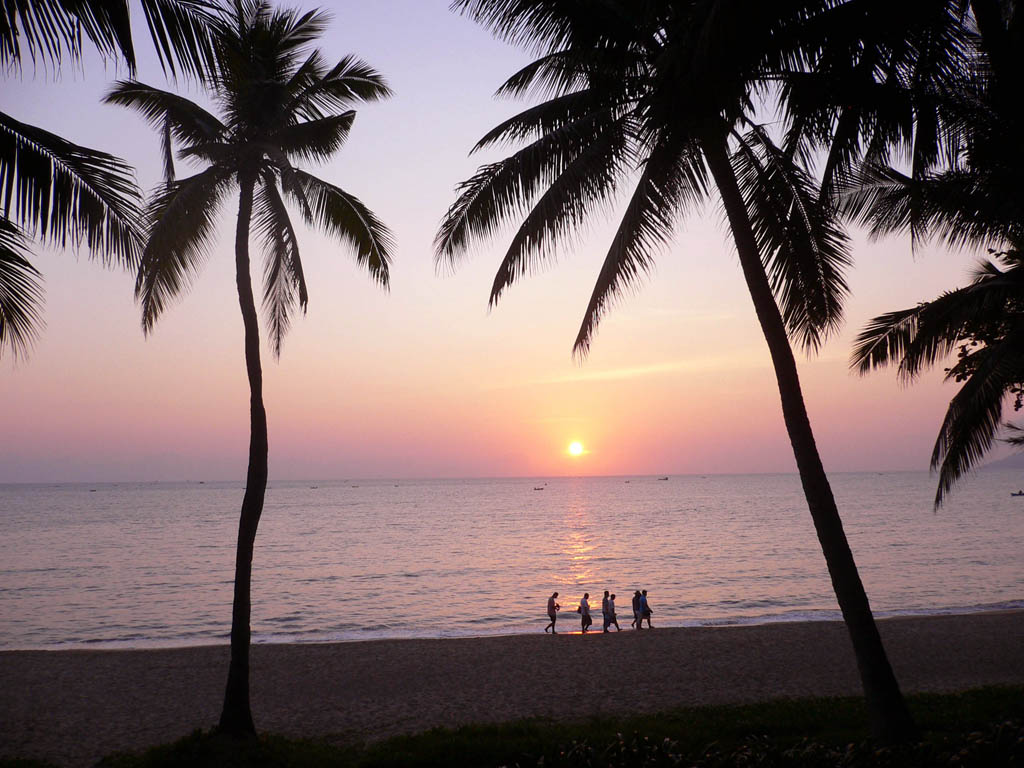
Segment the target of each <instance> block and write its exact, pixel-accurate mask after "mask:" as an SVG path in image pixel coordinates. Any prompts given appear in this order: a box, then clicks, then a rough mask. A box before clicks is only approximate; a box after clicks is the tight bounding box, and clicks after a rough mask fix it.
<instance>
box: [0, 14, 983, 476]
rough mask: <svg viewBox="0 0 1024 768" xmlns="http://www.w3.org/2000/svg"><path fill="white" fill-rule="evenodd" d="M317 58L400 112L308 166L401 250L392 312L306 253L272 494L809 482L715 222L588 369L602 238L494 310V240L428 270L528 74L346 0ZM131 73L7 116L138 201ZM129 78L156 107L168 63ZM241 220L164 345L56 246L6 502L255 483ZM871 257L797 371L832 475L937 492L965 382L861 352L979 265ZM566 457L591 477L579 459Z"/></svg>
mask: <svg viewBox="0 0 1024 768" xmlns="http://www.w3.org/2000/svg"><path fill="white" fill-rule="evenodd" d="M138 37H139V43H138V47H139V48H140V49H143V50H144V51H145V53H146V54H148V45H147V44H146V43H147V41H146V38H145V33H144V32H142V31H140V33H139V36H138ZM320 47H321V49H322V50H323V51H324V52H325V53H326V54H327V57H328V58H331V59H337V58H340V57H341V56H342V55H344V54H346V53H349V52H352V53H355V54H357V55H359V56H361V57H363V58H365V59H366V60H367V61H369V62H370V63H371V64H372V65H374V66H375V67H377V68H378V69H379V70H380V71H381V72H382V73H383V74H384V75H385V77H386V78H387V79H388V81H389V82H390V83H391V85H392V86H393V88H394V90H395V91H396V97H395V98H394V99H393V100H391V101H389V102H385V103H382V104H377V105H370V106H367V107H363V108H361V109H360V110H359V115H358V117H357V120H356V123H355V127H354V129H353V132H352V136H351V138H350V140H349V143H348V145H347V146H346V147H345V148H344V149H343V151H342V153H341V154H340V155H339V156H338V159H337V161H336V162H334V163H332V164H331V165H329V166H326V167H322V168H320V169H316V170H318V172H319V173H320V174H321V175H322V176H323V177H325V178H327V179H329V180H331V181H333V182H335V183H338V184H340V185H341V186H342V187H344V188H345V189H346V190H348V191H349V192H352V193H354V194H356V195H357V196H359V197H360V198H361V199H363V200H364V201H365V202H366V203H367V204H368V205H369V206H370V207H371V208H372V209H373V210H374V211H376V212H377V213H378V215H379V216H380V217H381V218H383V219H384V221H385V222H386V223H387V224H388V225H389V226H390V227H391V228H392V230H393V231H394V233H395V235H396V239H397V242H398V248H397V255H396V259H395V263H394V265H393V269H392V287H391V291H390V293H384V292H382V291H381V290H379V289H378V288H376V287H375V286H374V285H373V284H372V283H371V281H370V279H369V278H368V277H367V276H366V275H365V274H363V273H361V272H360V271H359V270H358V269H357V268H356V267H355V265H354V263H353V259H352V258H351V254H349V253H347V252H346V251H345V250H344V249H343V248H342V247H341V246H338V245H337V244H335V243H333V242H331V241H329V240H327V239H325V238H324V237H322V236H320V235H318V234H317V233H315V232H309V231H305V232H302V233H301V234H300V237H301V238H302V243H301V244H302V248H303V260H304V263H305V269H306V275H307V279H308V280H309V282H310V307H309V313H308V315H307V316H306V317H305V318H299V319H297V320H296V322H295V324H294V326H293V328H292V331H291V333H290V335H289V337H288V338H287V339H286V341H285V347H284V352H283V354H282V357H281V361H280V363H275V362H274V361H273V360H272V359H271V358H270V356H269V354H265V358H264V370H265V376H266V404H267V411H268V417H269V425H270V447H271V449H270V471H271V478H272V479H289V478H294V479H300V478H344V477H413V476H499V475H549V474H550V475H558V474H576V473H582V474H663V473H709V472H777V471H778V472H788V471H792V470H793V468H794V463H793V459H792V455H791V452H790V449H789V443H788V439H787V437H786V434H785V430H784V428H783V424H782V417H781V411H780V408H779V403H778V394H777V389H776V386H775V382H774V377H773V375H772V373H771V369H770V364H769V360H768V354H767V350H766V348H765V345H764V341H763V338H762V337H761V334H760V330H759V328H758V327H757V323H756V320H755V318H754V313H753V309H752V308H751V305H750V299H749V297H748V296H747V294H746V290H745V287H744V285H743V281H742V276H741V274H740V271H739V267H738V264H737V261H736V258H735V255H734V253H733V251H732V248H731V243H730V242H729V240H728V238H727V233H726V230H725V227H724V225H723V224H722V221H721V218H722V217H721V216H720V214H719V213H718V211H717V208H715V207H714V206H712V207H710V208H709V209H708V210H707V211H703V212H696V213H695V214H694V215H693V216H691V217H690V218H689V219H688V220H687V221H686V222H685V223H684V225H683V226H681V227H680V233H679V236H678V238H677V240H676V242H675V244H674V246H673V247H672V248H671V249H670V250H668V251H667V252H665V253H663V254H662V255H661V256H660V257H659V260H658V268H657V271H656V272H655V273H654V274H653V275H652V276H651V278H650V279H648V280H647V281H646V282H645V283H644V284H643V286H642V287H641V288H640V290H638V291H637V292H636V293H635V295H632V296H629V297H626V298H625V299H624V300H622V301H621V302H620V303H619V305H618V307H617V308H616V309H615V311H614V312H613V313H612V314H611V315H610V316H609V317H608V318H607V319H606V320H605V321H604V323H603V324H602V326H601V328H600V330H599V333H598V336H597V340H596V343H595V344H594V346H593V350H592V352H591V354H590V356H589V358H588V359H587V360H585V361H584V362H583V363H582V364H580V363H578V362H577V361H574V360H573V359H572V357H571V354H570V352H571V345H572V342H573V339H574V338H575V334H576V331H577V328H578V325H579V322H580V319H581V317H582V313H583V311H584V309H585V307H586V304H587V300H588V298H589V295H590V291H591V289H592V286H593V281H594V279H595V277H596V275H597V272H598V269H599V266H600V263H601V260H602V258H603V256H604V252H605V249H606V247H607V244H608V235H609V232H610V226H611V225H602V224H598V225H596V226H594V227H593V228H592V231H591V232H590V233H589V235H588V236H587V237H584V238H582V239H581V240H580V243H579V245H578V247H576V248H574V249H573V250H572V251H571V252H569V251H567V252H565V253H563V254H562V256H561V258H560V261H559V263H558V264H557V265H556V266H554V267H551V268H550V269H546V270H543V272H542V273H539V274H537V275H535V276H532V277H530V278H529V279H527V280H525V281H523V282H521V283H520V284H519V285H517V286H515V287H513V289H512V290H510V291H509V292H508V293H507V294H506V295H505V297H504V298H503V299H502V301H501V303H500V304H499V305H498V307H497V308H496V309H494V310H493V311H491V312H488V311H487V295H488V290H489V287H490V282H491V278H492V276H493V272H494V269H495V268H496V266H497V262H498V259H499V258H500V256H501V254H502V253H503V246H504V243H505V240H504V239H502V238H496V239H495V240H494V241H493V242H492V243H490V244H488V245H487V246H486V247H483V248H481V249H479V251H478V252H477V253H475V254H474V255H473V257H472V258H471V259H470V260H468V261H467V262H466V263H465V264H464V265H463V266H462V268H460V269H459V270H458V271H457V272H456V273H455V274H454V275H437V274H436V273H435V270H434V266H433V261H432V250H431V241H432V238H433V235H434V232H435V230H436V227H437V224H438V222H439V220H440V218H441V216H442V215H443V213H444V211H445V209H446V208H447V206H448V205H449V204H450V203H451V202H452V201H453V199H454V195H453V191H452V190H453V187H454V185H455V184H456V183H458V182H459V181H461V180H462V179H464V178H466V177H467V176H468V175H470V174H471V173H472V171H473V170H474V169H475V168H476V166H477V165H478V164H479V163H480V162H482V161H483V160H486V159H488V158H468V157H467V151H468V150H469V148H470V147H471V146H472V145H473V143H474V142H475V140H476V139H477V138H479V137H480V136H481V135H482V134H483V133H484V132H485V131H486V130H487V129H489V128H490V127H492V126H493V125H494V124H496V123H497V122H498V121H499V120H501V119H502V118H504V117H506V116H508V115H509V114H511V113H512V110H514V109H516V105H515V104H513V103H508V102H498V101H495V100H494V99H493V98H492V96H491V94H492V93H493V91H494V90H495V89H496V88H497V86H498V85H499V84H500V83H501V82H502V80H503V79H504V78H505V77H507V76H508V75H509V74H511V73H512V72H513V71H514V70H515V68H517V66H519V65H520V64H522V63H524V62H525V61H526V57H525V56H524V55H523V54H522V53H520V52H519V51H516V50H513V49H510V48H509V47H507V46H505V45H504V44H502V43H498V42H495V41H493V40H491V39H490V37H489V36H488V35H487V34H486V33H485V32H483V31H482V30H481V29H479V28H477V27H475V26H474V25H472V24H471V23H469V22H468V21H465V20H463V19H461V18H459V17H456V16H454V15H452V14H450V13H449V12H448V11H447V0H429V1H423V0H420V1H417V2H412V1H411V0H376V2H374V3H364V4H358V3H353V4H348V7H347V9H346V12H345V13H344V14H337V15H336V17H335V19H334V23H333V24H332V27H331V30H330V33H329V34H328V36H327V37H326V38H325V39H324V40H323V41H322V43H321V46H320ZM114 74H115V73H114V71H113V69H112V68H109V67H108V68H107V70H106V71H104V68H103V66H102V64H101V63H98V62H95V61H93V62H90V63H89V64H88V65H87V67H86V72H85V74H84V75H83V74H82V73H81V72H78V73H76V72H73V71H70V70H66V71H65V72H64V73H63V76H62V79H61V80H60V82H58V83H52V82H50V81H49V80H48V79H47V78H46V77H45V76H44V75H43V74H42V73H40V74H39V75H38V76H36V77H35V78H33V76H32V72H31V70H30V69H29V70H28V71H27V72H26V75H25V77H24V79H23V81H21V82H18V81H16V80H7V81H5V83H4V94H5V99H4V103H5V106H4V109H5V110H6V111H8V112H10V113H11V114H12V115H13V116H14V117H16V118H17V119H21V120H25V121H28V122H33V123H36V124H39V125H42V126H44V127H46V128H49V129H50V130H54V131H57V132H59V133H61V134H62V135H64V136H67V137H69V138H71V139H73V140H76V141H79V142H81V143H83V144H87V145H89V146H93V147H97V148H101V149H105V150H107V151H110V152H114V153H115V154H119V155H121V156H122V157H124V158H125V159H126V160H128V161H129V162H131V163H132V164H134V165H135V166H136V167H137V168H138V169H139V179H140V183H141V184H142V185H143V186H144V187H146V188H149V187H151V186H152V185H153V184H154V183H155V182H157V181H158V179H159V173H160V166H159V161H158V140H157V137H156V136H155V135H154V134H153V132H152V131H151V130H150V129H149V128H147V127H146V126H145V125H144V124H143V122H142V121H141V120H140V119H138V118H137V117H135V116H134V115H132V114H130V113H128V112H125V111H123V110H118V109H116V108H113V107H104V106H101V105H100V104H99V98H100V96H101V94H102V93H103V92H104V90H105V88H106V84H107V82H108V80H109V79H112V78H113V76H114ZM140 79H142V80H144V81H147V82H149V83H151V84H154V85H158V86H161V87H163V80H162V76H161V75H160V73H159V70H158V69H156V68H155V67H154V66H153V65H152V63H151V62H150V63H149V65H148V66H146V65H145V62H144V66H143V70H142V73H141V78H140ZM231 210H232V204H231V203H229V204H228V205H227V206H226V207H225V217H224V226H223V227H222V232H223V236H222V238H221V240H220V242H219V243H218V245H217V246H216V248H215V250H214V252H213V254H212V255H211V259H210V262H209V264H208V265H207V267H206V269H205V270H204V272H203V273H202V274H201V276H200V278H199V280H198V282H197V283H196V285H195V287H194V289H193V290H192V291H191V293H189V294H188V295H187V296H185V298H184V299H183V300H182V301H181V302H180V303H179V304H178V305H176V306H175V307H173V308H172V309H171V310H169V311H168V312H166V313H165V314H164V316H163V318H162V319H161V320H160V322H159V324H158V326H157V328H156V331H155V333H154V334H153V335H152V336H151V337H150V338H148V339H145V338H143V336H142V333H141V331H140V330H139V320H138V308H137V307H136V306H135V304H134V302H133V299H132V286H133V280H132V278H131V276H130V275H127V274H124V273H119V272H116V271H106V270H104V269H102V268H101V267H100V266H98V265H97V264H95V263H92V262H90V261H89V260H88V259H87V258H86V256H85V255H84V254H82V255H80V256H78V257H77V258H76V256H75V255H74V254H72V253H67V252H47V251H44V250H40V252H39V255H38V257H37V258H36V260H35V264H36V266H37V267H39V268H40V269H41V270H42V271H43V273H44V274H45V277H46V290H47V305H46V323H47V328H46V330H45V333H44V335H43V336H42V338H41V340H40V342H39V343H38V345H37V346H36V348H35V350H34V352H33V354H32V356H31V357H30V358H29V359H28V360H27V361H24V362H20V363H17V364H15V363H14V362H13V361H12V360H11V359H10V358H9V357H7V358H5V359H4V360H2V361H0V401H2V402H3V403H4V408H3V411H2V413H0V435H2V438H0V482H17V481H74V480H95V481H101V480H179V479H241V478H243V477H244V471H245V462H246V451H247V446H248V390H247V383H246V379H245V369H244V363H243V357H242V330H241V319H240V316H239V310H238V303H237V297H236V293H235V289H234V277H233V260H232V250H231V239H230V232H231V219H230V212H231ZM855 237H856V247H855V251H854V255H855V258H856V266H855V268H854V270H853V271H852V273H851V274H850V283H851V287H852V289H853V298H852V300H851V301H850V303H849V306H848V312H847V323H846V326H845V330H844V332H843V333H842V335H840V336H838V337H837V338H835V339H833V340H832V341H831V342H830V343H829V344H828V345H827V346H826V347H825V348H824V349H823V350H822V352H821V354H820V355H818V356H817V357H815V358H813V359H810V360H807V359H804V360H803V361H802V362H801V374H802V377H803V385H804V390H805V396H806V399H807V403H808V408H809V410H810V414H811V420H812V424H813V425H814V427H815V430H816V434H817V437H818V442H819V446H820V449H821V452H822V455H823V458H824V460H825V465H826V469H828V470H830V471H849V470H885V469H923V468H925V467H926V466H927V460H928V456H929V454H930V451H931V445H932V442H933V440H934V436H935V432H936V430H937V428H938V424H939V420H940V418H941V416H942V413H943V411H944V409H945V405H946V403H947V402H948V400H949V398H950V396H951V395H952V394H953V392H954V391H955V389H954V387H953V386H950V385H943V384H941V370H940V371H939V374H938V375H937V374H935V373H933V374H931V375H930V376H928V377H927V378H926V379H925V380H924V381H923V382H922V383H920V384H919V385H917V386H915V387H913V388H911V389H903V388H900V386H899V385H898V384H897V381H896V379H895V375H894V374H893V373H892V372H888V373H884V372H883V373H881V374H875V375H873V376H870V377H868V378H860V377H856V376H854V375H852V374H851V373H849V371H848V368H847V359H848V356H849V350H850V342H851V339H852V338H853V336H854V335H855V334H856V332H857V329H859V328H860V327H861V326H863V324H864V323H865V322H866V321H867V320H868V319H869V318H871V317H873V316H874V315H876V314H878V313H880V312H884V311H888V310H893V309H897V308H902V307H904V306H908V305H910V304H913V303H915V302H917V301H921V300H925V299H928V298H932V297H934V296H935V295H937V294H938V293H939V292H940V291H942V290H944V289H947V288H950V287H952V286H954V285H959V284H962V283H963V282H964V281H965V275H966V273H967V270H968V268H969V266H970V264H971V263H972V261H973V259H974V258H975V257H974V256H973V255H971V254H964V253H948V252H945V251H943V250H942V249H937V248H927V249H922V250H921V252H919V253H918V255H917V257H916V259H915V258H912V256H911V253H910V248H909V245H908V243H907V242H906V241H904V240H897V239H892V240H887V241H884V242H881V243H868V242H867V241H866V240H865V238H864V237H862V236H861V235H860V234H855ZM254 275H257V273H256V272H255V271H254ZM572 440H579V441H581V442H582V443H583V444H584V445H585V446H586V449H587V453H586V454H585V455H584V456H582V457H579V458H571V457H569V456H568V454H567V452H566V448H567V446H568V444H569V443H570V441H572Z"/></svg>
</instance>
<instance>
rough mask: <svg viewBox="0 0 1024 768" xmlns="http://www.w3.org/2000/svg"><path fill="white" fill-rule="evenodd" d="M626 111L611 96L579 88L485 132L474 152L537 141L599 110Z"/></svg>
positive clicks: (590, 117)
mask: <svg viewBox="0 0 1024 768" xmlns="http://www.w3.org/2000/svg"><path fill="white" fill-rule="evenodd" d="M622 111H624V110H623V109H622V108H616V106H615V105H610V104H608V100H607V97H605V96H604V95H603V94H601V93H598V92H595V91H591V90H583V91H575V92H573V93H566V94H564V95H561V96H556V97H554V98H552V99H549V100H547V101H544V102H541V103H540V104H537V105H535V106H533V107H530V108H528V109H525V110H523V111H522V112H520V113H518V114H516V115H513V116H512V117H510V118H508V119H507V120H503V121H502V122H500V123H498V125H496V126H495V127H494V128H492V129H491V130H489V131H488V132H487V133H486V134H484V136H483V138H481V139H480V141H478V142H477V143H476V146H474V147H473V149H471V150H470V154H473V153H475V152H479V151H480V150H482V149H485V148H487V147H490V146H493V145H494V144H497V143H515V142H520V141H524V140H526V139H533V140H536V139H538V138H540V137H541V136H544V135H545V134H548V133H551V132H552V131H556V130H558V129H559V128H562V127H565V126H568V125H571V124H572V123H575V122H579V121H581V120H583V121H585V120H588V119H593V118H594V117H596V116H598V113H602V112H603V113H605V114H611V115H617V114H619V113H620V112H622Z"/></svg>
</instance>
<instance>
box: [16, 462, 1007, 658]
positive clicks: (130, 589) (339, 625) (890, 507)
mask: <svg viewBox="0 0 1024 768" xmlns="http://www.w3.org/2000/svg"><path fill="white" fill-rule="evenodd" d="M832 482H833V488H834V491H835V494H836V498H837V501H838V503H839V508H840V512H841V514H842V515H843V519H844V522H845V524H846V529H847V534H848V536H849V538H850V542H851V546H852V548H853V551H854V554H855V556H856V558H857V562H858V565H859V566H860V571H861V576H862V578H863V580H864V583H865V586H866V588H867V590H868V595H869V597H870V599H871V602H872V607H873V608H874V610H875V612H876V613H877V614H879V615H890V614H902V613H944V612H963V611H975V610H985V609H991V608H1024V559H1022V557H1021V552H1022V551H1024V498H1013V497H1011V496H1010V492H1011V491H1012V490H1017V488H1018V487H1019V486H1021V485H1024V478H1022V477H1021V474H1020V473H1018V472H999V471H988V472H982V473H979V474H978V475H976V476H975V477H973V478H971V479H970V480H968V482H966V483H965V484H964V486H963V487H962V488H960V489H959V490H958V491H957V492H956V493H955V494H954V495H953V497H952V499H951V500H950V502H949V503H948V505H947V506H945V507H943V509H941V510H940V511H939V512H938V513H933V512H932V509H931V499H932V494H933V492H934V481H933V479H932V478H930V477H929V476H928V475H927V474H925V473H887V474H876V473H871V474H837V475H834V476H833V477H832ZM535 488H543V490H535ZM241 496H242V493H241V486H240V484H237V483H205V484H199V483H187V484H186V483H180V484H172V483H155V484H117V485H104V484H101V485H77V484H76V485H56V486H52V485H49V486H46V485H7V486H0V648H5V649H12V648H53V647H62V648H64V647H76V646H89V647H97V646H99V647H104V646H111V647H148V646H175V645H186V644H195V643H219V642H224V641H225V639H226V637H227V633H228V629H229V620H230V602H231V579H232V573H233V562H234V540H235V531H236V524H237V517H238V509H239V505H240V503H241ZM637 588H646V589H648V590H649V597H650V603H651V606H652V608H653V609H654V624H655V626H658V625H695V624H727V623H743V622H766V621H787V620H801V619H812V620H813V619H833V618H838V616H839V613H838V609H837V607H836V603H835V598H834V596H833V594H832V591H831V586H830V583H829V579H828V574H827V571H826V569H825V563H824V560H823V558H822V555H821V552H820V549H819V547H818V544H817V540H816V539H815V536H814V530H813V527H812V524H811V521H810V517H809V515H808V512H807V509H806V506H805V504H804V501H803V496H802V493H801V490H800V484H799V481H798V479H797V477H796V476H795V475H736V476H724V475H710V476H703V477H702V476H674V477H670V478H669V479H668V480H659V479H657V478H655V477H632V478H621V477H619V478H560V479H546V480H545V479H541V480H532V479H502V480H434V481H397V482H396V481H393V480H388V481H346V482H320V483H315V482H314V483H308V482H307V483H274V484H272V485H271V487H270V489H269V490H268V493H267V501H266V509H265V512H264V515H263V521H262V523H261V525H260V530H259V536H258V538H257V542H256V555H255V563H254V590H253V616H252V627H253V635H254V639H255V640H256V641H257V642H302V641H329V640H352V639H368V638H383V637H443V636H445V637H446V636H458V635H483V634H492V633H516V632H539V631H540V630H541V628H542V627H543V625H544V624H545V623H546V618H545V616H544V605H545V601H546V599H547V597H548V595H549V594H550V593H551V592H552V591H554V590H557V591H559V592H560V593H561V596H560V602H561V603H562V605H563V614H562V617H563V620H564V622H565V624H564V626H563V627H562V628H563V629H569V628H570V627H577V624H576V618H577V617H576V614H575V612H574V608H575V605H576V603H577V601H578V600H579V598H580V596H581V595H582V593H583V592H585V591H587V592H590V594H591V596H592V597H591V602H592V604H594V605H596V606H598V609H599V606H600V595H601V593H602V592H603V590H605V589H610V590H612V591H613V592H616V593H617V594H618V595H619V599H618V604H619V612H620V615H622V616H628V614H629V599H630V595H631V594H632V592H633V590H634V589H637ZM626 623H628V618H627V622H626Z"/></svg>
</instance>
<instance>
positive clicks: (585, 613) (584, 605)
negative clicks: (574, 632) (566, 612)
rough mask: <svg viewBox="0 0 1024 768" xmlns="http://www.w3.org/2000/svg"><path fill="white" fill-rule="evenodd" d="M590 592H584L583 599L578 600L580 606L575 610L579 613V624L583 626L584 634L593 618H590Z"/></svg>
mask: <svg viewBox="0 0 1024 768" xmlns="http://www.w3.org/2000/svg"><path fill="white" fill-rule="evenodd" d="M589 598H590V593H589V592H584V593H583V599H582V600H580V607H579V608H577V609H576V610H577V611H579V613H580V626H581V627H582V628H583V633H584V634H586V632H587V627H589V626H590V625H591V624H593V623H594V621H593V619H591V618H590V599H589Z"/></svg>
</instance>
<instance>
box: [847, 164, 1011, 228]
mask: <svg viewBox="0 0 1024 768" xmlns="http://www.w3.org/2000/svg"><path fill="white" fill-rule="evenodd" d="M1003 187H1004V185H1003V184H1001V183H993V182H992V180H991V179H988V178H985V177H984V176H980V177H979V175H978V174H975V173H973V172H970V171H961V170H955V169H954V170H947V171H944V172H941V173H938V174H935V175H928V174H926V175H925V176H924V177H923V178H920V179H913V178H911V177H909V176H907V175H905V174H902V173H900V172H899V171H897V170H895V169H893V168H888V167H884V166H879V165H875V164H864V165H862V166H861V167H860V168H859V169H858V170H857V171H856V172H855V173H854V174H852V175H851V177H850V179H849V181H848V183H847V185H846V186H845V187H844V188H843V189H841V190H840V197H839V208H840V210H841V212H842V213H843V214H844V215H845V216H848V217H849V218H851V219H852V220H854V221H856V222H858V223H861V224H864V225H867V226H868V227H869V231H870V234H871V236H872V237H880V236H882V235H886V234H891V233H897V232H909V233H910V235H911V238H912V240H913V242H914V243H915V244H920V243H923V242H927V241H928V239H929V238H931V237H933V236H937V237H939V238H941V239H942V240H944V241H945V242H946V243H948V244H949V245H951V246H953V247H956V248H961V247H965V246H970V245H981V246H990V245H998V244H1000V243H1001V242H1003V241H1005V240H1009V239H1012V238H1013V237H1014V236H1015V235H1016V233H1017V232H1018V231H1019V230H1020V226H1021V225H1020V223H1019V217H1018V216H1017V211H1016V210H1015V209H1016V203H1015V201H1014V200H1013V199H1012V197H1008V196H1007V195H1005V194H1003V193H1002V192H1001V191H1000V190H1001V189H1003Z"/></svg>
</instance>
